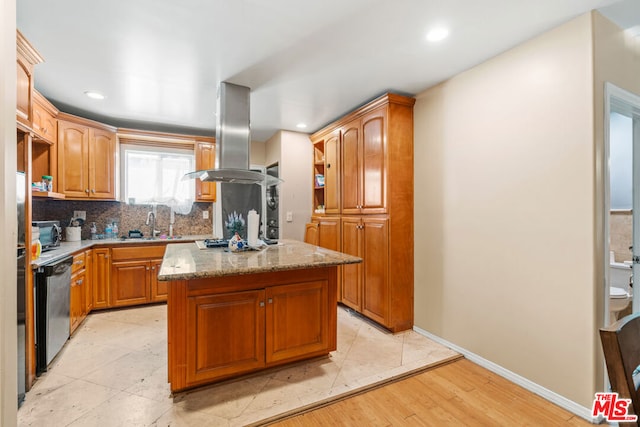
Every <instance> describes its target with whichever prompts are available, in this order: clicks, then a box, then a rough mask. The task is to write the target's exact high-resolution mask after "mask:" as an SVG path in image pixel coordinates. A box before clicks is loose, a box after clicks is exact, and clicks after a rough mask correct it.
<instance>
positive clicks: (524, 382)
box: [413, 326, 602, 424]
mask: <svg viewBox="0 0 640 427" xmlns="http://www.w3.org/2000/svg"><path fill="white" fill-rule="evenodd" d="M413 330H414V331H415V332H417V333H419V334H420V335H423V336H425V337H427V338H429V339H430V340H433V341H435V342H437V343H439V344H442V345H444V346H446V347H449V348H450V349H452V350H455V351H457V352H458V353H460V354H462V355H463V356H464V357H465V358H467V359H469V360H470V361H472V362H473V363H475V364H477V365H480V366H482V367H483V368H485V369H488V370H489V371H491V372H493V373H494V374H497V375H500V376H501V377H503V378H506V379H507V380H509V381H511V382H512V383H515V384H517V385H519V386H521V387H523V388H525V389H527V390H529V391H530V392H532V393H535V394H537V395H538V396H540V397H542V398H543V399H546V400H548V401H549V402H551V403H554V404H556V405H558V406H560V407H561V408H563V409H566V410H567V411H569V412H571V413H572V414H575V415H577V416H579V417H580V418H583V419H585V420H587V421H589V422H590V423H592V424H600V423H601V422H602V417H597V418H596V417H593V416H592V415H591V409H590V408H585V407H584V406H582V405H580V404H578V403H576V402H574V401H572V400H569V399H567V398H566V397H563V396H561V395H559V394H558V393H555V392H553V391H551V390H549V389H547V388H545V387H542V386H541V385H539V384H537V383H534V382H533V381H531V380H528V379H526V378H525V377H523V376H520V375H518V374H516V373H515V372H512V371H509V370H508V369H505V368H503V367H502V366H500V365H497V364H495V363H493V362H491V361H490V360H487V359H485V358H483V357H480V356H478V355H477V354H475V353H472V352H470V351H469V350H466V349H464V348H462V347H460V346H458V345H455V344H453V343H451V342H449V341H447V340H445V339H443V338H440V337H439V336H437V335H434V334H432V333H430V332H427V331H425V330H424V329H421V328H419V327H417V326H414V327H413Z"/></svg>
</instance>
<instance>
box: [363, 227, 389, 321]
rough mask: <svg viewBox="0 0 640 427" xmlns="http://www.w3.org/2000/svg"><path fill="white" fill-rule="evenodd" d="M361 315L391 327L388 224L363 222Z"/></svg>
mask: <svg viewBox="0 0 640 427" xmlns="http://www.w3.org/2000/svg"><path fill="white" fill-rule="evenodd" d="M362 221H363V222H362V226H363V228H362V231H363V239H362V248H363V250H362V255H361V256H362V259H363V262H362V269H363V273H362V277H363V279H362V313H363V314H364V315H365V316H367V317H369V318H371V319H373V320H375V321H376V322H378V323H380V324H382V325H385V326H387V325H388V323H389V302H390V301H389V298H390V296H389V220H387V219H370V218H366V217H365V218H363V220H362Z"/></svg>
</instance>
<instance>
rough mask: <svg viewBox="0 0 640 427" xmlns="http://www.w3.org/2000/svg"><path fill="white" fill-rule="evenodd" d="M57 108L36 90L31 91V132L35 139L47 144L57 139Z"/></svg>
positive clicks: (53, 142)
mask: <svg viewBox="0 0 640 427" xmlns="http://www.w3.org/2000/svg"><path fill="white" fill-rule="evenodd" d="M57 115H58V109H57V108H56V107H54V106H53V104H51V103H50V102H49V101H48V100H47V99H46V98H45V97H44V96H42V95H41V94H40V92H38V91H37V90H34V91H33V132H34V133H35V137H36V139H39V140H42V141H44V142H46V143H49V144H55V143H56V142H57V141H58V120H57V119H56V116H57Z"/></svg>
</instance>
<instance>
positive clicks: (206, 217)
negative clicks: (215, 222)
mask: <svg viewBox="0 0 640 427" xmlns="http://www.w3.org/2000/svg"><path fill="white" fill-rule="evenodd" d="M202 219H209V211H202Z"/></svg>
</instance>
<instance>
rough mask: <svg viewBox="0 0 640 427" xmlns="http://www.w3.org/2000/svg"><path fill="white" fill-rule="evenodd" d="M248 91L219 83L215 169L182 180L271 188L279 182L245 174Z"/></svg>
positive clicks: (247, 138)
mask: <svg viewBox="0 0 640 427" xmlns="http://www.w3.org/2000/svg"><path fill="white" fill-rule="evenodd" d="M249 94H250V89H249V88H248V87H245V86H239V85H235V84H233V83H228V82H222V83H220V86H219V87H218V116H217V121H216V160H215V169H210V170H200V171H195V172H190V173H188V174H186V175H185V176H184V177H183V178H182V179H183V180H184V179H193V178H198V179H200V180H201V181H207V182H210V181H215V182H229V183H236V184H265V185H275V184H278V183H280V182H282V180H281V179H278V178H275V177H273V176H270V175H266V174H263V173H260V172H256V171H251V170H249V150H250V148H251V131H250V125H249V111H250V109H249Z"/></svg>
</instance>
